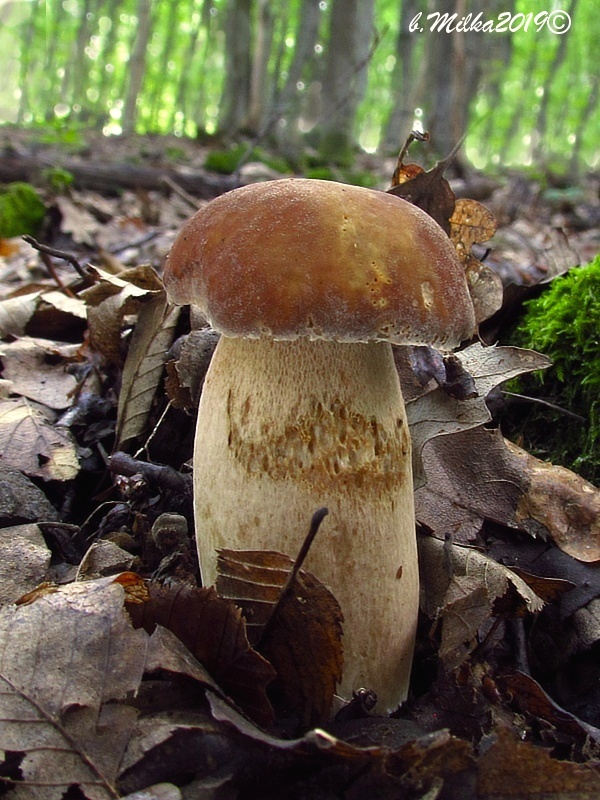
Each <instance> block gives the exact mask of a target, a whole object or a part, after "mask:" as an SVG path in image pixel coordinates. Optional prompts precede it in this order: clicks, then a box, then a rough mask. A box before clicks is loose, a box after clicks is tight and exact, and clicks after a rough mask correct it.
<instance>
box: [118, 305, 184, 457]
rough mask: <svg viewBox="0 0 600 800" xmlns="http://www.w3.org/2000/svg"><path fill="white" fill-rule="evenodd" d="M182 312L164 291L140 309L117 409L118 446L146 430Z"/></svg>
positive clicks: (124, 370)
mask: <svg viewBox="0 0 600 800" xmlns="http://www.w3.org/2000/svg"><path fill="white" fill-rule="evenodd" d="M179 314H180V309H179V308H178V307H176V306H171V305H169V304H168V303H167V300H166V295H165V294H164V292H161V293H160V294H158V295H157V296H155V297H152V299H151V300H149V301H148V302H146V303H145V304H144V305H143V306H142V307H141V309H140V311H139V313H138V318H137V323H136V326H135V329H134V332H133V336H132V338H131V342H130V345H129V350H128V352H127V358H126V359H125V365H124V367H123V377H122V382H121V391H120V394H119V406H118V411H117V432H116V445H115V447H116V448H117V449H118V448H119V447H121V446H122V444H123V442H125V441H127V440H128V439H133V438H135V437H136V436H139V435H140V434H141V433H143V432H144V430H145V427H146V423H147V420H148V417H149V415H150V411H151V408H152V403H153V400H154V396H155V394H156V390H157V389H158V386H159V384H160V381H161V378H162V375H163V370H164V365H165V361H166V358H167V351H168V350H169V347H170V346H171V344H172V342H173V338H174V336H175V327H176V325H177V320H178V319H179Z"/></svg>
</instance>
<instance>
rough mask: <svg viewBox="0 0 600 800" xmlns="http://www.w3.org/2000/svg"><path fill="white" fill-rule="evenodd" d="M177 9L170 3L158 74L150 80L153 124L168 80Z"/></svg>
mask: <svg viewBox="0 0 600 800" xmlns="http://www.w3.org/2000/svg"><path fill="white" fill-rule="evenodd" d="M178 9H179V4H178V3H171V5H170V6H169V13H168V17H167V23H166V26H167V30H166V35H165V39H164V44H163V47H162V51H161V54H160V59H159V69H158V76H156V77H155V79H154V80H153V81H152V84H153V85H152V92H151V95H150V97H149V99H148V105H149V106H150V119H151V121H152V123H153V125H155V126H157V123H159V120H158V115H159V113H160V105H161V98H162V95H163V92H164V90H165V85H166V84H167V83H168V80H169V62H170V61H171V60H172V55H173V49H174V47H175V42H176V39H177V20H178Z"/></svg>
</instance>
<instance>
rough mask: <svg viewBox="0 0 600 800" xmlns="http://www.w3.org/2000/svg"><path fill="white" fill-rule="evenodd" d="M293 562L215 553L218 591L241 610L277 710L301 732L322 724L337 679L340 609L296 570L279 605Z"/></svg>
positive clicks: (270, 555)
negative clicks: (264, 662)
mask: <svg viewBox="0 0 600 800" xmlns="http://www.w3.org/2000/svg"><path fill="white" fill-rule="evenodd" d="M293 566H294V561H293V559H291V558H289V557H288V556H286V555H283V554H282V553H276V552H272V551H242V550H221V551H219V556H218V562H217V569H218V572H219V577H218V578H217V589H218V591H219V593H220V594H222V595H223V596H224V597H228V598H230V599H231V600H232V601H233V602H234V603H236V604H237V605H239V607H240V608H241V609H242V612H243V614H244V617H245V618H246V620H247V625H248V629H249V631H251V634H249V635H250V636H251V637H252V638H251V641H252V642H253V643H255V644H256V646H257V647H258V649H259V650H260V652H261V653H263V654H264V655H265V656H266V658H268V660H269V661H270V662H271V664H273V666H274V667H275V670H276V672H277V678H276V679H275V681H274V683H273V687H272V693H273V695H274V697H275V698H276V700H277V708H278V710H279V711H281V712H283V713H284V714H287V715H289V714H292V713H293V714H295V715H297V717H298V719H299V721H300V725H301V726H302V727H309V726H311V725H317V724H319V723H322V722H323V721H324V720H325V719H327V717H328V715H329V712H330V710H331V705H332V702H333V696H334V693H335V689H336V686H337V684H338V683H339V681H340V680H341V677H342V667H343V647H342V643H341V639H342V623H343V616H342V612H341V609H340V607H339V605H338V603H337V601H336V600H335V598H334V597H333V595H332V594H331V592H330V591H329V590H328V589H327V588H326V587H325V586H323V584H322V583H320V581H318V580H317V579H316V578H315V577H314V576H313V575H311V574H310V573H308V572H304V571H303V570H300V572H299V573H298V575H297V576H296V579H295V580H294V583H293V584H292V587H291V590H290V591H289V592H287V593H286V594H285V596H284V597H283V599H282V600H281V602H280V598H281V596H282V591H283V589H284V588H285V587H286V585H287V582H288V578H289V576H290V573H291V571H292V568H293Z"/></svg>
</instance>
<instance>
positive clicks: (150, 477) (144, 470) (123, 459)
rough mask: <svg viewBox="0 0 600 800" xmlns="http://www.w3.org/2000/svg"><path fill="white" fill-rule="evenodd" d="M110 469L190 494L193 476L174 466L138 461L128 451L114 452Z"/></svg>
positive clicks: (173, 490) (159, 486)
mask: <svg viewBox="0 0 600 800" xmlns="http://www.w3.org/2000/svg"><path fill="white" fill-rule="evenodd" d="M110 471H111V472H112V473H114V474H116V475H125V476H126V477H130V476H131V475H141V476H142V477H143V478H144V480H146V481H147V482H148V483H149V484H150V485H152V486H156V487H157V488H159V489H168V490H169V491H172V492H177V493H179V494H184V493H185V494H189V492H190V485H191V476H184V475H182V474H181V473H180V472H177V470H176V469H173V467H169V466H167V465H165V464H150V463H149V462H147V461H138V460H137V459H135V458H132V457H131V456H130V455H128V454H127V453H122V452H120V451H118V452H116V453H113V455H112V456H111V458H110Z"/></svg>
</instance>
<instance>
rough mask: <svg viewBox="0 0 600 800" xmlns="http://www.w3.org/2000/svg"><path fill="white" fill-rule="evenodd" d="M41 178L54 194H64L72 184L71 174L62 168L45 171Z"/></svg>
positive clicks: (51, 168)
mask: <svg viewBox="0 0 600 800" xmlns="http://www.w3.org/2000/svg"><path fill="white" fill-rule="evenodd" d="M42 177H43V178H44V180H45V181H46V183H47V184H48V186H49V188H50V189H51V190H52V191H53V192H54V194H66V193H67V192H68V190H69V189H70V187H71V186H72V184H73V181H74V178H73V174H72V173H71V172H69V171H68V170H66V169H62V167H50V168H49V169H45V170H44V171H43V173H42Z"/></svg>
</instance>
